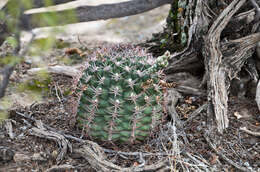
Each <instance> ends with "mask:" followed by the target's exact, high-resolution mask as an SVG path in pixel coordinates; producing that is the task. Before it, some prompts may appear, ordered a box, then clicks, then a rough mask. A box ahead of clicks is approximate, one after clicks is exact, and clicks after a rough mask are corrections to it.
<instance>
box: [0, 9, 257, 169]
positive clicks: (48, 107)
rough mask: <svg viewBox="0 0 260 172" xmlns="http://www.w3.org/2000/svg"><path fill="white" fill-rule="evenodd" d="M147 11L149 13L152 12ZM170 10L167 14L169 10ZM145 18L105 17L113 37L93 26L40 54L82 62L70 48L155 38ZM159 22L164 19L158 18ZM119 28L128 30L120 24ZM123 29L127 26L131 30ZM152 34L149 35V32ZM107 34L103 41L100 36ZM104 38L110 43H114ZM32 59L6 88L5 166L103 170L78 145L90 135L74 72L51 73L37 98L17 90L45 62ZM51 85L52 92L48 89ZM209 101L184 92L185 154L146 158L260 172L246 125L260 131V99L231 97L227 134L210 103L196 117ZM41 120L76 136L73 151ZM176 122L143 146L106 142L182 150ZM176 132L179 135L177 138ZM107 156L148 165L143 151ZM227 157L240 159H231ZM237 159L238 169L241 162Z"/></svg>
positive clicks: (1, 155) (0, 141) (49, 61)
mask: <svg viewBox="0 0 260 172" xmlns="http://www.w3.org/2000/svg"><path fill="white" fill-rule="evenodd" d="M157 10H158V11H157V12H154V13H153V15H154V17H155V18H156V16H157V15H158V12H160V13H161V11H164V10H165V7H163V8H161V9H157ZM160 10H161V11H160ZM145 15H147V16H150V13H147V14H144V16H145ZM165 15H167V14H166V13H165V14H164V16H165ZM144 16H143V18H144V19H143V20H140V21H136V18H135V17H138V16H134V17H133V18H131V17H129V18H123V19H113V20H110V21H109V22H107V23H106V26H105V28H106V29H104V28H102V29H101V30H105V31H104V32H105V34H104V35H107V37H106V36H104V35H102V36H98V35H99V34H100V33H102V32H101V31H100V30H99V31H97V32H95V34H96V35H95V36H93V37H91V38H89V39H88V38H87V37H88V36H89V35H92V34H93V32H90V33H85V34H83V35H80V36H79V38H80V39H81V41H82V42H80V43H79V42H76V40H77V39H76V37H77V36H76V37H75V36H74V37H73V36H72V37H71V36H68V37H62V39H64V40H65V41H68V42H69V44H68V45H67V46H66V47H65V48H60V49H57V48H54V49H52V51H51V52H47V54H45V55H42V56H41V57H44V58H43V59H41V62H42V63H43V64H45V65H56V64H65V65H75V64H79V63H81V62H82V61H84V59H80V58H79V59H74V58H75V57H76V56H73V55H67V54H66V53H65V52H66V51H67V50H68V48H73V47H79V48H80V49H81V50H82V51H84V52H86V53H91V52H93V51H95V48H96V47H98V46H102V45H103V44H104V41H109V40H110V41H111V42H122V41H124V42H132V43H138V42H142V41H144V40H145V38H147V37H150V36H151V33H150V32H152V30H153V29H151V30H149V29H144V30H141V31H140V30H138V28H136V27H141V28H145V26H143V24H144V23H145V21H146V20H145V19H146V18H145V17H144ZM139 17H141V16H139ZM157 17H158V16H157ZM141 18H142V17H141ZM162 18H163V17H162V16H161V17H158V20H159V21H162V20H161V19H162ZM127 21H128V22H129V21H131V22H133V21H136V23H137V24H136V23H135V24H132V27H129V26H128V25H127V24H126V23H125V22H127ZM153 22H154V23H158V21H157V19H155V20H154V21H153ZM153 22H146V23H148V25H146V27H147V28H149V27H152V28H153V26H154V25H153ZM135 25H137V26H135ZM118 26H120V27H121V28H120V29H119V27H118ZM160 26H161V25H160ZM156 27H157V26H156ZM139 29H140V28H139ZM112 32H113V33H112ZM124 32H127V34H125V33H124ZM147 32H149V33H148V34H145V33H147ZM116 33H120V34H121V36H119V37H120V39H119V38H118V37H117V36H115V35H116ZM122 33H123V34H122ZM88 34H89V35H88ZM142 34H144V35H142ZM122 35H123V36H122ZM103 36H104V37H103ZM39 37H41V36H39ZM101 37H102V39H98V38H101ZM111 37H112V38H113V39H111ZM25 40H26V39H25ZM93 40H96V41H95V43H93ZM105 44H109V42H106V43H105ZM29 59H30V58H28V59H27V60H25V61H24V62H23V63H21V64H20V65H18V66H17V67H16V70H15V73H14V75H13V76H12V78H13V79H12V80H11V83H10V87H9V89H8V92H7V98H6V102H10V101H11V102H12V103H11V105H8V107H7V108H6V109H7V110H8V113H9V119H8V120H5V122H3V123H2V125H1V127H0V171H1V172H2V171H3V172H6V171H8V172H9V171H10V172H12V171H37V172H38V171H39V172H40V171H48V170H49V171H90V172H91V171H99V170H95V169H93V167H91V165H90V163H89V162H88V161H87V159H86V157H84V156H82V155H83V154H80V153H79V152H78V151H77V150H80V149H81V148H82V146H83V145H84V143H82V142H81V141H80V139H88V138H85V137H82V134H81V131H80V129H78V128H77V127H75V126H74V125H72V123H71V121H73V116H71V113H70V111H69V110H70V105H71V104H70V103H71V102H70V99H69V97H70V89H71V85H72V84H73V80H72V78H70V77H67V76H63V75H51V76H50V78H51V81H50V82H49V83H48V84H47V85H44V86H42V87H40V92H39V91H38V92H37V93H36V95H37V96H35V97H36V99H34V98H32V96H33V95H34V94H33V95H31V93H32V92H26V91H22V92H21V91H20V92H19V91H17V90H16V88H17V83H19V82H17V81H18V79H20V83H21V82H22V78H23V77H26V76H27V70H29V69H31V68H33V67H39V66H38V65H36V64H37V61H36V62H31V63H29V62H30V60H29ZM46 86H47V91H46V90H44V88H45V87H46ZM13 97H15V98H13ZM206 99H207V97H206V96H193V95H185V94H182V98H180V99H179V101H178V103H177V105H176V110H177V113H178V116H179V118H180V122H181V125H176V127H177V128H176V131H175V132H176V133H177V135H178V139H177V140H178V146H179V147H178V149H179V150H180V152H179V153H177V154H176V156H172V155H166V156H165V155H151V156H146V157H144V161H145V165H152V164H156V163H157V162H159V161H160V160H162V159H165V158H166V159H168V160H169V161H170V162H171V163H173V164H174V163H176V164H175V165H172V166H171V163H170V164H167V165H168V166H169V167H170V168H169V169H167V170H164V171H174V170H177V169H179V171H185V169H193V171H206V169H207V170H208V171H239V170H238V168H239V167H241V169H246V171H260V163H259V162H260V151H259V150H260V145H259V143H260V137H259V136H254V135H253V134H252V133H251V134H250V133H247V132H245V131H243V129H242V128H241V127H246V128H247V129H248V130H250V131H253V132H256V133H257V132H258V133H259V131H260V117H259V110H258V108H257V105H256V103H255V101H254V96H253V95H250V94H248V95H245V96H244V97H242V98H241V97H238V96H237V95H235V96H230V99H229V121H230V124H229V128H228V129H227V130H226V131H225V132H224V134H223V135H221V134H218V133H217V132H216V131H212V133H214V135H213V134H212V135H210V136H207V135H205V133H206V131H207V122H208V121H207V120H208V119H207V113H206V109H203V110H202V111H201V112H200V113H198V114H196V116H192V115H193V114H194V112H195V111H196V110H197V109H198V108H200V107H202V106H204V104H205V102H206ZM6 109H5V110H6ZM0 110H1V109H0ZM191 119H192V120H191ZM39 121H41V123H42V124H43V126H44V128H45V130H46V132H47V131H53V132H54V133H61V135H63V136H64V135H67V136H68V135H69V136H72V137H66V139H63V141H64V140H67V141H68V142H69V143H68V145H72V149H71V150H70V148H69V147H68V148H67V149H66V152H65V154H64V156H63V158H62V159H59V155H60V152H62V150H64V147H63V146H64V145H63V146H62V144H61V143H63V142H59V139H57V138H55V137H54V138H48V137H43V138H42V137H41V136H40V135H38V136H37V135H36V134H35V133H34V132H33V129H35V128H39V126H40V124H39ZM169 124H170V118H169V121H168V124H167V125H166V124H165V125H164V126H162V127H161V130H160V131H158V132H157V133H155V134H154V135H152V136H151V137H150V138H148V139H147V140H146V141H145V142H144V143H142V144H136V145H128V144H127V145H114V144H105V143H99V145H100V146H101V147H103V148H106V149H109V150H114V151H122V152H128V153H129V152H152V153H162V152H164V153H165V152H168V153H171V151H172V152H174V151H177V150H172V149H173V148H175V146H176V145H174V143H175V142H174V141H173V140H169V138H168V137H165V136H164V135H165V133H168V134H169V133H170V132H171V131H172V130H171V129H172V128H170V127H167V126H168V125H169ZM179 126H182V127H179ZM75 138H76V139H75ZM171 138H174V136H173V137H171ZM207 138H209V139H210V140H211V142H213V145H215V150H214V148H213V147H211V146H210V143H209V142H208V141H207ZM55 139H56V140H55ZM105 155H106V157H105V159H104V160H109V161H110V162H113V163H114V164H115V165H120V166H122V167H130V166H138V165H140V164H141V163H142V162H140V161H139V160H140V157H138V156H129V155H124V156H123V155H120V154H114V153H109V152H106V153H105ZM177 155H179V156H177ZM191 157H193V158H194V157H196V158H197V161H192V158H191ZM102 158H104V157H102ZM227 159H228V160H231V161H232V162H233V163H235V164H232V162H230V161H228V160H227ZM199 164H200V165H201V166H199ZM236 165H237V167H235V166H236ZM202 166H203V167H202ZM177 171H178V170H177ZM191 171H192V170H191Z"/></svg>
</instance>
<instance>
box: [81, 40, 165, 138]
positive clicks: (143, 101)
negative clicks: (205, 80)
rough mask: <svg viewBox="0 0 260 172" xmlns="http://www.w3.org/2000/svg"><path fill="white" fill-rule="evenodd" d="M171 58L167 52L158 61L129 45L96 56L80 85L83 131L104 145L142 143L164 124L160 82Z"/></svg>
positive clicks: (88, 62) (88, 66) (84, 73)
mask: <svg viewBox="0 0 260 172" xmlns="http://www.w3.org/2000/svg"><path fill="white" fill-rule="evenodd" d="M168 58H169V53H168V52H167V53H166V54H165V55H163V56H161V57H159V58H158V59H157V60H156V61H155V60H154V59H153V58H152V57H151V56H149V55H147V54H145V53H144V51H143V49H140V48H134V47H132V46H126V45H124V46H123V45H121V46H116V47H113V48H111V49H110V50H107V49H105V50H103V52H100V53H97V54H95V55H94V57H92V58H90V59H89V60H88V61H87V63H86V66H85V67H86V69H85V70H84V71H83V74H82V76H81V78H80V80H79V82H78V86H77V87H78V91H79V92H81V93H82V95H81V98H80V101H79V106H78V112H77V121H78V125H79V127H81V128H82V129H84V131H85V133H86V134H87V135H88V136H89V137H91V138H94V139H97V140H101V141H113V142H115V141H118V142H121V143H122V142H129V141H130V142H134V141H137V140H138V141H143V140H144V139H145V138H146V137H147V136H149V135H150V132H151V131H152V129H153V128H154V127H156V126H157V125H158V124H160V123H161V122H162V120H163V116H164V115H163V105H162V104H163V101H164V98H163V97H164V96H163V89H162V87H161V86H160V84H159V83H160V80H161V77H162V76H161V69H162V68H163V67H165V66H167V65H168Z"/></svg>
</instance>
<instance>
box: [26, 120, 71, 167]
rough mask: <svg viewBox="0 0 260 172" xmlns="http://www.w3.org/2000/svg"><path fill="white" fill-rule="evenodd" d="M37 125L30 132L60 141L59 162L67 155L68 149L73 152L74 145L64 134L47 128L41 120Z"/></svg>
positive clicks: (37, 121)
mask: <svg viewBox="0 0 260 172" xmlns="http://www.w3.org/2000/svg"><path fill="white" fill-rule="evenodd" d="M36 125H37V128H36V127H33V128H32V129H30V134H31V135H34V136H37V137H41V138H45V139H46V138H47V139H50V140H54V141H55V142H57V143H58V145H59V147H60V153H59V155H58V156H57V159H56V160H57V162H58V163H59V162H60V161H61V160H63V158H64V156H65V155H66V153H67V151H70V152H72V145H71V143H70V142H69V141H68V140H67V139H66V138H65V137H64V136H63V135H62V134H59V133H56V132H53V131H49V130H47V129H46V128H45V127H44V126H43V123H42V122H41V121H39V120H36Z"/></svg>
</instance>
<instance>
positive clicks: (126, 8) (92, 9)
mask: <svg viewBox="0 0 260 172" xmlns="http://www.w3.org/2000/svg"><path fill="white" fill-rule="evenodd" d="M171 2H172V0H132V1H127V2H121V3H114V4H102V5H98V6H80V7H77V8H75V9H69V10H63V11H53V12H42V13H33V14H24V15H23V17H22V21H21V26H22V28H23V29H26V30H28V29H32V28H36V27H45V26H50V24H48V22H47V21H46V22H45V21H43V15H50V16H52V15H54V16H56V17H57V18H61V19H62V18H63V19H64V16H67V14H68V13H70V12H74V13H75V15H76V21H73V20H71V19H69V18H67V19H64V20H60V21H59V23H55V25H59V26H60V25H66V24H72V23H78V22H88V21H96V20H106V19H110V18H119V17H125V16H131V15H135V14H140V13H143V12H146V11H149V10H152V9H154V8H157V7H159V6H162V5H165V4H170V3H171ZM39 21H40V22H39ZM51 26H53V25H51Z"/></svg>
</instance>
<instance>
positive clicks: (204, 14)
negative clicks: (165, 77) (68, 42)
mask: <svg viewBox="0 0 260 172" xmlns="http://www.w3.org/2000/svg"><path fill="white" fill-rule="evenodd" d="M259 41H260V33H259V7H258V4H257V3H255V1H246V0H233V1H231V0H226V1H225V0H222V1H219V0H178V1H174V2H173V4H172V8H171V10H170V12H169V16H168V18H167V27H166V28H165V30H164V32H163V33H159V34H156V35H154V38H153V39H152V40H150V41H149V42H148V45H149V46H150V50H151V51H152V52H153V53H154V54H161V53H163V52H164V51H165V50H170V51H171V52H172V53H173V55H172V62H171V65H170V66H169V67H168V68H167V69H166V72H167V73H168V74H174V73H179V72H189V73H192V74H200V73H201V72H203V71H205V73H204V76H203V80H202V81H201V84H200V88H203V86H205V85H207V95H208V96H207V97H208V103H209V106H208V111H207V113H208V128H209V129H210V130H212V129H213V128H212V127H214V126H217V130H218V132H220V133H223V130H225V129H226V128H227V127H228V124H229V120H228V95H229V87H230V83H231V80H232V79H234V78H235V77H237V76H238V75H239V72H240V71H241V69H242V67H244V68H245V69H246V71H247V72H248V76H249V77H251V79H252V80H254V81H255V82H256V81H258V78H259V76H258V71H257V69H256V66H255V63H254V59H255V58H254V57H253V56H252V55H253V54H254V52H255V48H256V46H257V43H258V42H259ZM203 69H205V70H203ZM213 121H215V122H216V123H215V124H216V125H213V123H212V122H213Z"/></svg>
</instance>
